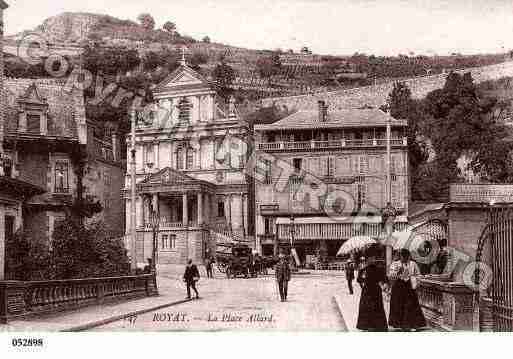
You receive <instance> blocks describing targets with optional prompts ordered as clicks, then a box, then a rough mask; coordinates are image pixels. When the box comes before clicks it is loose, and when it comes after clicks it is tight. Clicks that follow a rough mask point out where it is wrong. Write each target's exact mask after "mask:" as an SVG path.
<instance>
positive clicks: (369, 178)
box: [254, 101, 408, 262]
mask: <svg viewBox="0 0 513 359" xmlns="http://www.w3.org/2000/svg"><path fill="white" fill-rule="evenodd" d="M387 123H389V124H390V126H391V162H390V170H391V175H390V179H391V181H390V182H391V185H390V188H391V195H390V198H391V204H392V205H393V206H394V207H395V209H396V210H397V211H398V213H399V216H398V217H397V218H396V222H397V223H396V229H402V228H404V227H405V226H406V222H407V218H406V215H407V211H408V156H407V142H406V126H407V124H406V121H402V120H397V119H394V118H391V117H390V116H389V115H388V114H387V113H385V112H383V111H381V110H379V109H375V108H369V107H364V108H359V109H347V110H343V111H336V112H335V111H333V112H332V111H329V110H328V105H327V104H326V103H324V101H319V107H318V109H317V110H314V111H298V112H296V113H293V114H292V115H290V116H288V117H286V118H284V119H282V120H279V121H277V122H274V123H272V124H260V125H255V126H254V131H255V142H256V154H257V157H258V158H259V162H260V163H264V165H263V166H260V167H263V169H261V171H263V172H264V176H262V179H260V180H257V181H255V186H256V188H255V197H256V212H255V216H256V221H255V226H256V247H257V248H258V249H259V250H260V251H261V252H262V254H264V255H270V254H273V252H274V253H275V252H276V251H277V249H278V246H279V245H282V244H284V243H287V244H290V243H291V241H293V246H294V248H295V249H296V252H297V254H298V257H299V260H300V261H302V262H303V261H305V259H306V258H307V256H308V255H317V256H320V257H321V258H323V257H324V258H330V257H334V256H335V255H336V252H337V251H338V249H339V248H340V246H341V244H342V243H343V242H344V241H345V240H347V239H348V238H350V237H351V236H355V235H371V236H378V235H380V233H381V226H380V222H381V216H380V213H381V211H382V209H383V208H384V207H385V206H386V205H387V202H388V201H387V185H386V184H387V170H388V165H387V163H388V162H387V139H386V128H387ZM284 173H285V174H286V175H284ZM319 188H323V191H324V192H327V193H330V192H333V193H334V195H333V196H332V197H333V198H332V199H331V201H335V202H336V201H339V203H338V206H335V205H334V204H333V203H332V204H329V203H330V202H329V201H328V200H323V198H328V199H329V198H330V196H329V195H328V196H327V197H323V195H324V193H320V192H319ZM321 192H322V191H321ZM328 207H330V208H331V209H330V208H328ZM333 209H335V210H333ZM291 229H292V230H291Z"/></svg>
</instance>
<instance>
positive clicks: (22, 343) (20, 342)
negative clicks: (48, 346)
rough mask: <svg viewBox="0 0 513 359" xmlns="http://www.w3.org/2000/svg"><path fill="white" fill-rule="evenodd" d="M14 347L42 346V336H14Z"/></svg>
mask: <svg viewBox="0 0 513 359" xmlns="http://www.w3.org/2000/svg"><path fill="white" fill-rule="evenodd" d="M11 345H12V346H13V347H42V346H43V339H42V338H12V341H11Z"/></svg>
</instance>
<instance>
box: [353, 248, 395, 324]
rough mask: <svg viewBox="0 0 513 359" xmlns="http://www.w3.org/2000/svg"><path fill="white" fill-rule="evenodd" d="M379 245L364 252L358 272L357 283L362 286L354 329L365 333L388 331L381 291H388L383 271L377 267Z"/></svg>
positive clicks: (380, 267)
mask: <svg viewBox="0 0 513 359" xmlns="http://www.w3.org/2000/svg"><path fill="white" fill-rule="evenodd" d="M380 247H381V246H380V245H379V244H377V243H376V244H372V245H371V246H369V247H368V248H367V249H366V250H365V258H366V259H365V264H364V266H363V268H362V269H361V270H360V271H359V272H358V279H357V281H358V283H360V285H361V286H362V294H361V296H360V306H359V310H358V321H357V324H356V328H358V329H360V330H365V331H377V332H386V331H388V326H387V319H386V315H385V307H384V305H383V294H382V290H383V289H385V290H388V284H387V279H386V275H385V269H384V268H383V267H382V266H380V265H378V263H377V257H378V256H379V254H380V252H381V248H380Z"/></svg>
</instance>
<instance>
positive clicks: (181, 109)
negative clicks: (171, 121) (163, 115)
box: [178, 97, 192, 123]
mask: <svg viewBox="0 0 513 359" xmlns="http://www.w3.org/2000/svg"><path fill="white" fill-rule="evenodd" d="M191 109H192V104H191V102H190V101H189V100H188V99H187V98H186V97H182V99H181V100H180V102H178V121H179V122H186V123H189V122H190V121H191Z"/></svg>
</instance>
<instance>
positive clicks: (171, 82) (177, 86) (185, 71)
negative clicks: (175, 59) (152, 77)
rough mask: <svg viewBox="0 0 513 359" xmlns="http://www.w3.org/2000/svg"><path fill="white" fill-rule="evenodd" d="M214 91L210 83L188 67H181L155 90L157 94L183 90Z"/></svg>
mask: <svg viewBox="0 0 513 359" xmlns="http://www.w3.org/2000/svg"><path fill="white" fill-rule="evenodd" d="M188 89H190V90H201V89H204V90H207V91H210V90H211V89H212V85H211V84H210V82H209V81H208V80H207V79H205V78H204V77H203V76H202V75H201V74H199V73H198V72H196V71H194V70H193V69H191V68H190V67H188V66H186V65H181V66H180V67H179V68H178V69H176V70H175V71H174V72H173V73H171V74H170V75H169V76H168V77H167V78H165V79H164V81H162V82H161V83H160V84H158V85H157V87H156V88H155V89H154V92H155V93H159V92H173V91H183V90H188Z"/></svg>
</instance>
